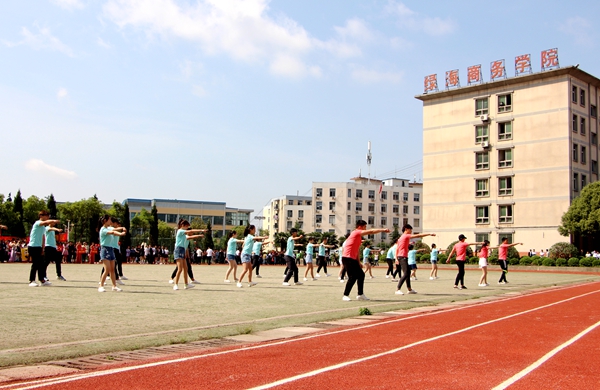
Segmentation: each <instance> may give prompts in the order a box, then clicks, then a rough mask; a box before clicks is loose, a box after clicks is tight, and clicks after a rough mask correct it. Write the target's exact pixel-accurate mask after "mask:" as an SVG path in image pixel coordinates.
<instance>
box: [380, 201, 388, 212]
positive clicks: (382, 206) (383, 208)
mask: <svg viewBox="0 0 600 390" xmlns="http://www.w3.org/2000/svg"><path fill="white" fill-rule="evenodd" d="M381 212H382V213H387V204H385V203H383V204H382V205H381Z"/></svg>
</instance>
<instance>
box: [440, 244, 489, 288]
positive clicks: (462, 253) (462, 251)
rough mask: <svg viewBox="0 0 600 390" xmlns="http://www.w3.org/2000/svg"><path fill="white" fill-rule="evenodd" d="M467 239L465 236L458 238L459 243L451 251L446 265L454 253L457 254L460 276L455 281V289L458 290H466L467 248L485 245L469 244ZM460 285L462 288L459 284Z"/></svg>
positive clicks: (457, 275)
mask: <svg viewBox="0 0 600 390" xmlns="http://www.w3.org/2000/svg"><path fill="white" fill-rule="evenodd" d="M466 239H467V237H465V235H464V234H461V235H460V236H458V242H457V243H456V244H454V247H453V248H452V250H451V251H450V254H449V255H448V260H446V263H449V262H450V258H451V257H452V255H453V254H454V253H456V265H457V266H458V274H456V279H455V280H454V288H458V289H459V290H463V289H466V287H465V262H466V261H467V247H469V246H470V245H483V244H484V243H483V242H474V243H468V242H465V240H466ZM459 283H460V287H459V286H458V284H459Z"/></svg>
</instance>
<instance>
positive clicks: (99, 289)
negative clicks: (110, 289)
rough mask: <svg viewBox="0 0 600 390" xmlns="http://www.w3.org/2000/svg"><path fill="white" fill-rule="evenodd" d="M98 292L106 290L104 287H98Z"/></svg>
mask: <svg viewBox="0 0 600 390" xmlns="http://www.w3.org/2000/svg"><path fill="white" fill-rule="evenodd" d="M98 292H106V289H105V288H104V287H98Z"/></svg>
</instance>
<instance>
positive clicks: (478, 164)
mask: <svg viewBox="0 0 600 390" xmlns="http://www.w3.org/2000/svg"><path fill="white" fill-rule="evenodd" d="M475 169H490V156H489V153H488V152H479V153H475Z"/></svg>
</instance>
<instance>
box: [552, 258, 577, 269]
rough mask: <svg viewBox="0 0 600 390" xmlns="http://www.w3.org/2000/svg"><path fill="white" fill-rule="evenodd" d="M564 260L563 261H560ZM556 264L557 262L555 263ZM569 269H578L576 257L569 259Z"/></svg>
mask: <svg viewBox="0 0 600 390" xmlns="http://www.w3.org/2000/svg"><path fill="white" fill-rule="evenodd" d="M561 260H564V259H561ZM556 264H558V261H557V262H556ZM568 264H569V267H579V259H578V258H577V257H571V258H570V259H569V263H568Z"/></svg>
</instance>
